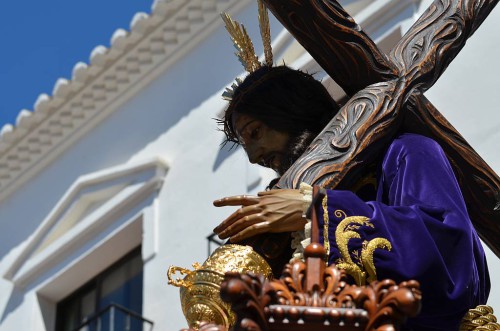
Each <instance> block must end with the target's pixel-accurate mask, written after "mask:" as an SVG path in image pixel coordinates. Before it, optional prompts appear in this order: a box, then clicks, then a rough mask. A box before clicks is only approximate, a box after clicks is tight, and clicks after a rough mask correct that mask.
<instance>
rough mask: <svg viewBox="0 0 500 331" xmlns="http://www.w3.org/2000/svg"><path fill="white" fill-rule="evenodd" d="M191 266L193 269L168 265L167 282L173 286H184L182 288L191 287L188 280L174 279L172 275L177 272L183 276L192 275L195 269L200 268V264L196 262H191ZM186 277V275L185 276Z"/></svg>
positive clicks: (191, 284)
mask: <svg viewBox="0 0 500 331" xmlns="http://www.w3.org/2000/svg"><path fill="white" fill-rule="evenodd" d="M193 268H194V270H189V269H186V268H181V267H176V266H170V267H169V268H168V271H167V277H168V284H169V285H173V286H175V287H184V288H191V286H193V283H192V282H190V281H186V280H185V279H180V278H177V279H174V277H173V276H174V275H175V274H176V273H177V272H178V273H180V274H181V275H184V276H189V275H192V274H193V273H194V272H195V271H196V270H198V269H200V268H201V265H200V264H199V263H198V262H195V263H193ZM186 278H188V277H186Z"/></svg>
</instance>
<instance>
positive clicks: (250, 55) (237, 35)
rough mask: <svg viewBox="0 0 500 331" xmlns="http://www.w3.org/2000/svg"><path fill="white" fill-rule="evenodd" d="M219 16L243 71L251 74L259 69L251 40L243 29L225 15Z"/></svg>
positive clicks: (259, 64) (259, 65)
mask: <svg viewBox="0 0 500 331" xmlns="http://www.w3.org/2000/svg"><path fill="white" fill-rule="evenodd" d="M221 16H222V20H223V21H224V23H225V24H226V30H227V32H228V33H229V35H230V36H231V40H232V41H233V44H234V46H235V47H236V49H237V50H238V51H237V52H236V56H237V57H238V58H239V59H240V61H241V63H242V64H243V66H244V67H245V70H246V71H248V72H249V73H252V72H254V71H255V70H257V69H259V68H260V67H261V63H260V62H259V59H258V57H257V55H256V54H255V49H254V47H253V43H252V40H251V39H250V37H249V36H248V33H247V31H246V29H245V27H244V26H243V25H242V24H240V23H238V22H236V21H234V20H233V19H232V18H231V17H230V16H229V15H228V14H226V13H222V14H221Z"/></svg>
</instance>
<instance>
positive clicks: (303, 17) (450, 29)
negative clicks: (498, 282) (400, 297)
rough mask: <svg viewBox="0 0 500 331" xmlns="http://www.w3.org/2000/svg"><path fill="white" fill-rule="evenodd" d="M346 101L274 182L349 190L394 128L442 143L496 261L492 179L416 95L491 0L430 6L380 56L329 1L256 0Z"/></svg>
mask: <svg viewBox="0 0 500 331" xmlns="http://www.w3.org/2000/svg"><path fill="white" fill-rule="evenodd" d="M264 2H265V3H266V4H267V5H268V7H269V8H270V9H271V11H272V12H273V13H274V15H275V16H276V17H277V18H278V19H279V20H280V21H281V23H282V24H283V25H284V26H285V27H286V28H287V29H288V30H289V31H290V32H291V33H292V34H293V35H294V37H295V38H296V39H297V40H298V41H299V42H300V43H301V44H302V45H303V46H304V47H305V48H306V50H307V51H308V52H309V53H310V54H311V55H312V56H313V57H314V58H315V60H316V61H317V62H318V63H319V64H320V65H321V66H322V67H323V68H324V69H325V71H326V72H327V73H328V74H329V75H330V76H331V77H332V78H333V79H334V80H335V81H336V82H337V83H338V84H339V85H340V86H341V87H342V88H343V89H344V91H345V92H346V93H347V94H348V95H350V96H351V99H350V100H349V101H348V102H347V103H346V105H345V106H344V107H343V108H342V109H341V111H340V112H339V114H338V115H337V116H336V117H335V118H334V119H333V120H332V121H331V122H330V123H329V125H328V126H327V127H326V128H325V130H323V132H322V133H321V134H320V135H319V136H318V137H317V138H316V140H315V141H314V142H313V144H312V145H311V147H310V148H309V149H308V150H307V151H306V153H305V154H304V155H303V156H302V157H301V158H300V159H299V160H298V161H297V162H296V163H295V164H294V165H293V166H292V167H291V169H290V170H289V171H288V172H287V173H286V174H285V175H284V176H283V177H282V179H281V180H280V182H279V183H278V185H277V187H278V188H296V187H297V186H298V185H299V183H300V182H301V181H305V182H308V183H312V184H318V185H322V186H324V187H327V188H339V187H342V188H349V187H350V186H351V185H352V184H353V183H354V182H355V181H356V179H357V178H358V176H359V175H360V173H361V171H362V170H363V165H365V164H367V163H370V162H374V161H375V159H376V157H377V155H379V154H380V152H381V151H383V150H384V148H386V147H387V144H388V143H389V142H390V141H391V140H392V139H393V138H394V136H395V135H396V134H397V133H399V132H418V133H421V134H424V135H426V136H428V137H430V138H432V139H434V140H436V141H438V142H439V143H440V145H441V146H442V148H443V150H444V151H445V153H446V155H447V156H448V158H449V160H450V163H451V164H452V166H453V169H454V171H455V174H456V176H457V179H458V181H459V184H460V187H461V189H462V193H463V195H464V199H465V201H466V204H467V206H468V211H469V214H470V216H471V219H472V221H473V224H474V226H475V227H476V229H477V231H478V233H479V235H480V237H481V238H482V239H483V240H484V241H485V242H486V243H487V244H488V246H489V247H490V248H491V249H492V250H493V251H494V253H495V254H496V255H497V256H499V257H500V240H498V238H500V211H499V209H500V200H499V195H500V193H499V192H500V178H499V177H498V175H497V174H496V173H495V172H494V171H493V170H492V169H491V168H490V167H489V166H488V165H487V164H486V162H485V161H484V160H483V159H482V158H481V157H480V156H479V155H478V154H477V153H476V152H475V151H474V149H473V148H472V147H471V146H470V145H469V144H468V143H467V141H465V139H464V138H463V137H462V136H461V135H460V134H459V133H458V132H457V131H456V130H455V129H454V128H453V127H452V126H451V125H450V123H448V121H447V120H446V119H445V118H444V117H443V116H442V115H441V114H440V113H439V112H438V111H437V109H435V107H434V106H433V105H432V104H431V103H430V102H429V100H427V99H426V98H425V97H424V96H423V92H424V91H425V90H426V89H428V88H430V87H431V86H432V85H433V84H434V83H435V82H436V80H437V79H438V78H439V77H440V76H441V75H442V73H443V72H444V70H445V69H446V68H447V66H448V65H449V63H450V62H451V61H452V60H453V59H454V58H455V56H456V55H457V54H458V53H459V51H460V50H461V49H462V47H464V45H465V43H466V40H467V38H469V37H470V36H471V35H472V34H473V33H474V32H475V31H476V29H477V28H478V27H479V26H480V25H481V23H482V22H483V21H484V19H485V18H486V17H487V15H488V14H489V13H490V12H491V10H492V9H493V8H494V6H495V5H496V4H497V2H498V0H490V1H472V0H469V1H466V0H463V1H458V0H455V1H451V0H436V1H434V3H433V4H432V5H431V6H430V7H429V9H428V10H427V11H426V12H425V13H424V14H423V15H422V17H420V18H419V19H418V20H417V22H416V23H415V24H414V25H413V26H412V27H411V28H410V30H409V31H408V33H406V34H405V36H404V37H403V38H402V39H401V41H400V42H399V43H398V44H397V45H396V47H395V48H394V49H393V51H392V52H391V53H390V56H386V55H385V54H384V53H383V52H381V51H380V50H379V49H378V48H377V46H376V45H375V43H374V42H373V41H372V40H371V39H370V38H369V37H368V36H367V35H366V34H365V33H364V32H363V31H362V30H361V28H360V27H359V26H358V25H357V24H356V23H355V22H354V20H353V19H352V17H350V16H349V15H348V14H347V13H346V12H345V11H344V10H343V9H342V7H341V6H340V5H339V4H338V2H336V1H329V0H305V1H298V0H292V1H289V0H264Z"/></svg>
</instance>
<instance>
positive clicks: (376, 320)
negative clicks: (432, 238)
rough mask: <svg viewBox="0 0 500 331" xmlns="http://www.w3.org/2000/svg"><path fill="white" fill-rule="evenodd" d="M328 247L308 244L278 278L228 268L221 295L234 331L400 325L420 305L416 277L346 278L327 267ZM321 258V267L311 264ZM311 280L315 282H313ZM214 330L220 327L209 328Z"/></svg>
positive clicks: (317, 329)
mask: <svg viewBox="0 0 500 331" xmlns="http://www.w3.org/2000/svg"><path fill="white" fill-rule="evenodd" d="M324 252H325V251H324V248H323V247H322V246H321V245H319V244H311V245H309V246H308V247H307V248H306V251H305V256H306V263H304V262H302V261H296V262H294V263H293V264H291V265H287V266H286V267H285V270H284V271H283V274H282V277H281V279H279V280H271V281H268V280H265V279H264V278H263V277H262V276H255V275H251V274H244V275H241V274H237V273H228V274H226V277H225V281H224V283H222V285H221V297H222V299H223V300H225V301H227V302H229V303H231V307H232V309H233V311H234V312H235V313H236V315H237V322H236V325H235V326H234V328H233V329H232V330H235V331H243V330H245V331H250V330H252V331H259V330H261V331H264V330H269V331H274V330H316V331H323V330H325V331H326V330H335V329H336V326H337V327H341V329H342V330H346V331H348V330H380V331H382V330H396V329H397V328H398V326H399V325H401V323H403V322H404V321H405V320H406V318H407V317H409V316H415V315H416V314H417V313H418V312H419V310H420V301H421V293H420V291H419V289H418V287H419V285H418V282H416V281H409V282H404V283H401V284H399V285H398V284H395V282H394V281H392V280H383V281H381V282H373V283H372V284H370V285H369V286H363V287H359V286H356V285H349V284H348V283H347V282H346V274H345V272H344V271H341V270H339V269H337V268H336V267H335V266H329V267H326V265H325V262H324V261H323V259H324V254H325V253H324ZM316 263H320V264H322V266H323V268H321V272H318V270H317V269H316V268H314V267H313V268H311V266H312V265H314V264H316ZM308 284H311V286H309V285H308ZM207 330H214V331H215V330H216V329H207Z"/></svg>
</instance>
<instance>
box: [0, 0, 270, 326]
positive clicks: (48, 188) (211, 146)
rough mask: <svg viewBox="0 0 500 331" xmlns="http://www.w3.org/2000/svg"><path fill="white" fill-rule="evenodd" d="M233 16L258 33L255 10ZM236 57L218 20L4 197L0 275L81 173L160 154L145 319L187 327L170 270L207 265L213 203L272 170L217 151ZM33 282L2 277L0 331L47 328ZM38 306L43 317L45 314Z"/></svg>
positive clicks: (216, 213) (257, 183)
mask: <svg viewBox="0 0 500 331" xmlns="http://www.w3.org/2000/svg"><path fill="white" fill-rule="evenodd" d="M232 14H237V15H236V18H237V19H239V20H241V21H243V22H246V23H247V25H248V27H249V33H251V34H252V35H254V36H257V35H258V34H259V32H258V30H257V26H256V24H255V23H256V22H255V20H256V8H255V7H253V6H252V8H247V9H246V10H244V11H243V12H241V13H232ZM273 22H275V21H273ZM273 24H275V23H273ZM273 32H274V34H277V32H279V29H274V31H273ZM256 47H257V48H258V49H261V48H262V47H260V45H256ZM233 52H234V51H233V47H232V44H231V42H230V40H229V37H228V36H227V33H226V32H225V30H224V29H223V27H222V24H220V26H219V28H218V29H217V30H216V31H215V33H213V34H212V35H211V36H210V37H209V38H207V39H206V40H204V41H203V42H201V43H200V44H198V45H197V47H196V48H195V49H194V50H193V51H192V52H190V53H189V54H188V55H187V56H185V57H184V58H183V59H182V60H180V61H179V62H177V63H176V64H175V65H174V66H172V67H171V68H170V69H169V70H168V71H166V72H164V73H162V74H161V75H160V76H159V77H158V78H157V79H155V80H154V81H152V82H151V83H150V84H149V85H148V86H147V87H146V88H144V89H143V90H142V91H141V92H140V93H139V94H138V95H135V96H134V97H132V98H131V99H130V100H128V101H127V102H126V103H125V104H124V105H123V106H121V107H120V109H118V110H116V111H115V112H113V113H112V115H111V116H109V117H108V118H106V119H105V120H104V121H103V122H102V123H100V124H99V125H97V126H96V127H95V128H94V129H93V130H91V131H90V132H89V133H88V134H87V135H85V136H84V137H83V138H82V139H80V140H79V141H78V142H77V143H75V144H74V146H72V148H71V149H68V150H67V151H66V152H64V153H63V154H62V155H61V156H60V157H59V158H58V159H57V160H56V161H55V162H53V163H52V164H50V165H48V166H47V167H46V168H45V169H43V171H41V172H40V173H39V174H38V175H37V176H36V177H34V178H33V179H32V180H30V181H29V182H28V183H26V184H25V185H24V186H23V187H22V188H21V189H19V190H17V191H16V192H15V193H14V194H12V195H10V196H8V197H7V198H6V199H5V200H4V201H2V203H1V204H0V215H1V217H0V233H8V234H9V235H8V236H2V240H0V274H3V273H4V272H5V270H6V269H7V268H8V267H9V266H10V265H11V264H12V262H13V261H14V259H15V258H16V256H17V255H18V254H19V253H20V252H21V251H22V249H23V247H24V246H25V245H26V243H27V242H28V239H29V238H30V236H31V235H32V234H33V232H34V231H35V230H36V229H37V227H38V226H39V224H40V223H41V221H42V220H43V219H44V218H45V217H46V216H47V215H48V214H49V212H50V211H51V210H52V208H53V207H54V205H55V204H56V203H57V202H58V201H59V200H60V199H61V197H62V196H63V195H64V193H65V192H66V190H68V188H69V187H70V186H71V185H72V184H73V183H74V182H75V180H77V178H78V177H79V176H81V175H83V174H88V173H93V172H96V171H100V170H103V169H106V168H109V167H113V166H118V165H121V164H126V163H134V162H138V161H141V160H144V159H148V158H150V157H161V158H163V159H165V160H167V163H168V166H169V171H168V173H167V175H166V179H165V182H164V183H163V186H162V189H161V191H160V195H159V197H158V213H159V214H158V215H159V220H160V222H159V226H158V229H156V230H157V235H158V236H159V238H158V239H159V245H158V247H157V252H156V255H155V257H154V258H153V259H151V260H149V261H147V262H146V264H145V266H144V311H143V315H144V316H145V317H146V318H148V319H151V320H153V321H155V329H156V330H179V329H181V328H182V327H185V325H186V323H185V320H184V317H183V315H182V312H181V310H180V301H179V294H178V289H176V288H173V287H170V286H168V285H167V278H166V270H167V268H168V266H169V265H171V264H174V265H179V266H185V267H189V266H190V264H191V263H192V262H194V261H199V262H203V261H204V260H205V259H206V257H207V251H206V245H207V242H206V240H205V237H206V236H207V235H208V234H210V233H211V230H212V229H213V228H214V227H215V226H216V225H217V224H218V223H219V222H220V221H221V220H222V219H223V217H225V216H227V214H228V212H229V211H228V210H222V209H217V208H215V207H213V206H212V201H213V200H215V199H216V198H219V197H222V196H224V195H233V194H242V193H246V192H248V190H249V189H250V190H253V191H255V190H257V189H261V188H263V187H264V186H265V183H264V181H267V180H268V179H269V172H266V171H262V170H261V169H260V168H258V167H256V166H250V165H248V162H247V159H246V156H245V155H244V153H243V152H242V150H241V149H236V150H233V151H229V150H228V148H225V149H222V150H221V149H220V143H221V142H222V138H223V135H222V133H220V132H218V131H217V127H216V123H215V121H214V120H213V118H216V117H217V115H218V113H219V112H220V111H221V110H222V108H223V107H224V104H225V103H224V102H223V101H222V100H221V98H220V95H221V93H222V90H221V88H222V87H223V86H226V85H227V84H228V83H230V82H231V81H232V80H233V79H234V77H235V76H237V75H239V74H240V73H241V72H242V70H243V69H242V67H241V65H240V63H239V62H238V61H237V59H236V58H235V57H234V55H233ZM263 177H266V178H267V179H262V178H263ZM145 231H146V230H145ZM145 235H147V234H146V233H145ZM79 282H80V283H81V280H79ZM34 283H35V284H36V285H30V286H29V287H28V288H26V289H22V288H14V287H13V285H12V283H10V282H8V281H6V280H5V279H3V278H1V279H0V293H1V295H0V330H2V331H3V330H6V331H7V330H15V329H18V330H45V329H46V325H49V326H50V325H52V323H53V317H54V316H53V313H54V311H53V308H54V305H55V303H54V302H48V303H47V302H45V304H42V305H40V304H39V302H38V299H37V295H36V293H37V291H38V289H39V287H40V286H43V285H44V284H38V283H37V281H35V282H34ZM75 289H76V288H75ZM68 294H69V293H68ZM42 308H43V309H44V310H45V311H48V313H46V315H48V317H47V316H45V317H43V314H42V311H41V310H42Z"/></svg>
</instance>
